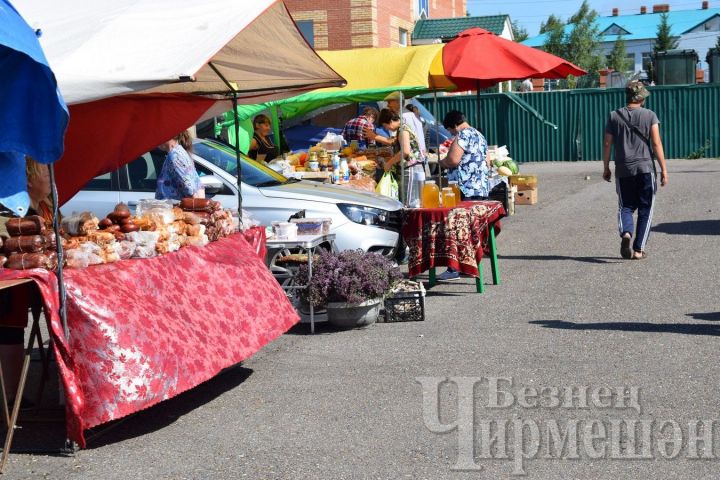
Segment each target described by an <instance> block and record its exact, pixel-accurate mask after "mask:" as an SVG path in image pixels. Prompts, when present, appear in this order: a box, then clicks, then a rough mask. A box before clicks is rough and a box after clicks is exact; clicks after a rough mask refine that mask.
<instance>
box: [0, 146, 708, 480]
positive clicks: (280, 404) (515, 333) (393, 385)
mask: <svg viewBox="0 0 720 480" xmlns="http://www.w3.org/2000/svg"><path fill="white" fill-rule="evenodd" d="M522 168H523V172H526V173H537V174H538V175H539V178H540V190H539V194H540V195H539V197H540V203H539V204H538V205H536V206H519V207H518V211H517V214H516V215H515V216H513V217H511V218H509V219H507V220H506V221H505V222H504V229H503V232H502V234H501V235H500V236H499V238H498V246H499V250H500V252H501V259H500V265H501V273H502V285H499V286H492V285H488V287H487V290H486V293H485V294H484V295H477V294H475V293H473V292H474V285H473V282H472V281H471V280H469V279H466V280H463V281H461V282H458V283H453V284H447V285H441V286H438V287H435V288H433V289H432V290H431V291H430V293H429V296H428V299H427V320H426V321H425V322H422V323H419V322H418V323H405V324H378V325H373V326H371V327H370V328H367V329H364V330H356V331H346V332H335V331H330V330H327V329H321V331H320V334H317V335H315V336H309V335H307V334H306V329H305V328H300V329H297V330H296V331H293V332H291V333H289V334H287V335H285V336H283V337H282V338H280V339H278V340H277V341H276V342H274V343H273V344H271V345H270V346H268V347H267V348H265V349H264V350H263V351H261V352H260V353H258V354H257V355H256V356H255V357H253V358H252V359H250V360H249V361H247V362H246V363H245V364H244V365H243V366H242V367H238V368H235V369H232V370H230V371H228V372H226V373H224V374H223V375H221V376H220V377H218V378H216V379H214V380H212V381H210V382H208V383H206V384H204V385H202V386H200V387H198V388H197V389H195V390H193V391H191V392H188V393H187V394H184V395H182V396H180V397H178V398H176V399H173V400H171V401H168V402H166V403H164V404H162V405H160V406H157V407H155V408H152V409H150V410H148V411H146V412H143V413H141V414H138V415H136V416H134V417H132V418H130V419H129V420H127V421H125V422H123V423H121V424H119V425H117V426H116V427H115V428H114V429H112V430H110V431H108V432H107V433H105V434H104V435H101V436H99V437H97V438H96V439H95V440H94V441H93V442H92V443H91V445H90V448H89V449H87V450H84V451H80V452H78V453H77V454H76V455H75V456H74V457H72V458H64V457H46V456H30V455H25V454H15V455H13V456H12V457H11V463H10V465H9V467H8V471H7V474H6V475H4V477H6V478H57V479H61V478H62V479H66V478H73V479H74V478H77V479H99V478H102V479H122V480H126V479H128V478H134V479H135V478H137V479H166V478H173V479H176V478H177V479H180V478H183V479H184V478H192V479H200V478H217V479H221V478H222V479H224V478H253V479H255V478H303V479H304V478H318V479H342V478H377V479H386V478H427V479H439V478H490V479H497V478H508V477H510V476H512V473H513V471H514V470H516V469H517V465H516V463H515V461H514V460H513V458H514V456H515V454H516V453H519V450H520V448H521V447H523V446H524V448H525V450H524V451H526V452H529V453H530V455H531V456H534V457H536V458H535V459H530V460H527V461H526V462H525V463H524V464H523V468H524V470H525V471H526V472H527V477H528V478H538V479H555V478H613V479H617V478H651V477H652V478H658V479H659V478H717V477H718V461H717V460H715V459H692V458H689V457H692V456H693V455H694V452H693V451H692V448H693V447H694V446H695V445H696V444H697V443H698V442H695V441H689V442H688V437H689V436H690V432H689V427H688V422H691V423H694V421H695V420H696V419H698V420H699V419H713V420H714V419H718V413H717V412H718V410H717V406H718V404H720V389H719V388H718V378H720V365H719V363H718V353H717V352H718V344H717V343H716V342H718V341H719V339H718V338H717V337H718V335H719V334H720V325H718V322H720V295H719V294H720V288H719V287H718V281H717V278H718V276H717V270H718V265H720V258H718V252H719V249H718V247H719V246H720V220H718V219H719V218H720V201H718V198H717V183H718V178H720V162H719V161H713V160H697V161H671V162H670V172H671V176H670V185H669V186H668V187H666V188H665V189H663V190H662V191H661V192H660V195H659V197H658V201H657V209H656V214H655V222H654V224H655V227H654V232H653V235H652V237H651V239H650V244H649V246H648V251H649V253H650V257H649V258H648V259H647V260H644V261H623V260H621V259H620V258H619V241H618V238H617V235H616V233H615V230H614V229H615V205H616V200H615V193H614V187H613V185H610V184H607V183H605V182H603V181H602V179H601V176H600V173H601V166H600V164H599V162H587V163H575V164H568V163H563V164H526V165H523V167H522ZM587 175H589V176H590V179H589V180H586V176H587ZM488 267H489V264H486V269H488V271H489V268H488ZM487 276H488V277H489V275H487ZM445 376H448V377H467V378H469V379H470V380H467V381H466V383H467V382H472V379H473V378H480V377H483V378H487V377H511V378H512V381H513V386H512V387H507V386H505V385H501V388H502V389H506V390H509V391H510V392H512V393H513V394H514V395H515V396H516V397H517V396H518V393H520V392H521V390H522V389H523V388H525V387H530V388H535V389H537V390H539V391H541V393H543V397H542V398H541V400H540V403H541V404H542V406H539V407H535V408H524V407H522V406H521V405H518V404H517V402H516V404H515V405H513V406H511V407H508V408H489V406H488V404H489V399H492V398H494V396H493V395H491V394H489V391H490V387H489V386H488V381H487V380H483V381H481V382H479V383H478V385H477V388H476V389H475V391H474V394H473V393H468V389H467V388H466V386H453V385H445V386H443V387H442V388H441V390H440V397H441V399H440V409H441V411H442V413H441V420H442V421H443V422H446V423H449V422H452V421H453V420H455V419H458V420H457V421H458V423H459V432H460V433H458V431H452V432H450V433H447V434H439V433H432V432H431V431H430V430H429V429H428V427H427V426H426V423H428V424H429V425H431V426H432V421H433V420H434V419H435V417H434V416H433V412H432V409H431V408H427V409H426V418H424V416H423V395H422V389H421V386H420V384H419V383H418V382H417V381H416V378H417V377H445ZM463 385H465V384H463ZM470 385H472V384H471V383H470ZM431 386H432V385H431ZM585 386H586V387H588V388H589V390H588V391H589V392H595V393H599V394H601V395H604V394H605V393H607V392H605V391H604V390H599V391H598V390H597V389H598V388H600V387H609V388H613V389H615V388H616V387H625V388H631V387H632V388H637V389H639V392H640V394H639V403H640V405H641V409H640V411H639V412H638V411H636V410H635V409H632V408H620V407H621V405H619V404H618V401H617V398H616V397H608V398H605V397H604V396H602V397H601V398H597V399H595V401H593V398H592V397H591V398H589V404H590V408H564V407H562V406H557V407H552V401H553V395H552V390H548V389H549V388H550V387H557V388H558V389H559V395H558V398H559V399H560V400H561V401H573V399H572V397H571V396H569V395H566V394H565V393H564V392H565V389H569V390H571V391H575V392H579V391H582V388H583V387H585ZM429 390H433V388H429ZM613 391H615V390H613ZM579 397H580V399H577V398H576V399H575V400H574V405H575V406H576V407H578V406H580V405H579V403H578V402H580V401H582V399H583V397H584V396H583V395H579ZM426 398H427V400H428V402H427V406H428V407H430V406H432V402H431V401H430V400H432V399H433V398H436V397H433V396H432V395H427V396H426ZM473 400H474V402H473ZM500 400H502V398H501V399H500ZM528 401H529V402H530V403H533V402H532V400H531V399H529V400H528ZM458 402H460V405H461V407H460V409H459V410H460V412H461V413H460V414H458ZM606 402H610V404H612V407H611V408H599V407H598V406H597V405H596V403H599V404H602V405H604V404H606ZM473 404H474V408H473ZM462 405H470V408H469V409H465V410H463V408H462ZM473 411H474V417H473V415H472V414H473ZM435 414H437V411H435ZM632 420H642V421H645V423H646V424H647V425H648V426H650V427H653V428H651V430H650V434H651V435H650V436H649V437H647V438H645V439H644V440H643V438H642V434H641V433H639V434H638V435H631V436H628V435H627V432H625V435H624V437H623V431H625V430H622V428H624V427H623V426H622V425H624V426H625V427H626V426H627V425H628V424H630V423H629V422H631V421H632ZM513 421H515V422H525V424H526V427H525V429H524V432H525V436H524V441H523V442H521V444H520V445H519V446H518V447H516V446H515V445H514V443H515V441H514V439H515V438H520V436H519V435H518V434H517V432H518V430H519V428H517V429H515V428H514V426H513V425H514V424H513ZM620 421H623V422H625V423H623V424H622V425H621V426H620V427H618V428H621V430H620V435H619V436H612V434H611V430H612V425H620V423H618V422H620ZM650 421H654V422H655V424H654V425H650V424H649V422H650ZM663 421H676V422H678V431H677V432H676V437H678V438H682V439H684V440H685V441H684V443H683V444H682V445H681V446H680V450H681V451H680V452H679V453H678V454H677V456H676V458H674V459H670V460H668V459H664V458H662V457H661V456H660V455H659V453H658V447H659V446H662V445H663V444H662V440H665V439H669V438H671V437H672V431H671V430H672V424H669V425H666V428H665V429H664V430H663V431H662V432H659V433H658V432H657V431H656V428H655V427H658V426H661V422H663ZM593 422H594V423H593ZM613 422H614V423H613ZM488 423H492V425H495V426H497V425H505V426H506V430H507V439H506V444H505V448H503V447H502V445H501V444H500V445H498V444H497V443H496V444H495V449H494V450H493V451H492V452H491V454H489V455H487V454H486V455H484V456H485V457H488V456H490V457H495V458H480V457H483V446H484V441H483V440H482V432H483V425H487V424H488ZM473 425H474V426H475V431H476V432H475V433H476V437H475V443H476V452H475V455H476V457H475V458H474V459H473V458H472V457H470V456H469V454H467V453H466V452H467V448H468V445H470V447H471V446H472V444H471V443H470V444H469V443H468V440H467V439H468V438H470V437H468V436H467V435H466V432H470V433H471V434H472V431H473V430H472V429H473ZM518 425H519V423H518ZM553 425H557V426H558V427H559V428H560V431H561V432H562V431H563V430H564V429H566V428H567V427H568V426H570V425H577V426H578V434H577V441H578V454H577V456H579V457H580V458H577V459H572V458H568V457H572V456H574V455H573V454H572V452H568V451H567V449H566V450H565V451H557V448H553V445H552V444H551V443H550V439H551V437H550V434H549V433H548V432H549V431H551V430H552V426H553ZM533 426H537V427H538V430H537V432H533ZM602 427H604V428H605V429H606V432H605V433H604V435H603V432H602V431H601V430H600V429H601V428H602ZM586 428H589V430H588V429H586ZM638 428H639V429H640V427H638ZM533 433H537V435H536V436H535V441H533ZM592 434H596V435H597V436H599V437H601V438H600V440H597V439H596V440H593V438H592ZM718 434H720V429H718V428H717V426H716V428H715V430H714V440H715V445H714V451H713V452H712V455H713V456H714V457H715V458H717V455H720V448H719V444H720V441H718V439H717V436H718ZM621 437H622V438H621ZM628 437H629V438H628ZM570 438H572V435H570ZM609 438H619V439H620V440H619V441H612V440H607V439H609ZM470 442H472V439H470ZM633 443H636V444H637V447H638V451H639V452H640V453H642V451H641V449H642V447H643V446H645V447H649V448H650V454H649V455H650V457H652V458H649V459H636V460H628V459H615V458H611V457H614V456H618V455H620V456H622V455H626V452H627V450H626V449H627V448H628V447H632V446H633ZM603 445H605V446H606V448H607V450H606V452H605V453H604V455H603V452H602V450H600V449H601V448H603ZM535 446H539V452H538V453H537V454H536V455H532V454H533V453H534V447H535ZM555 446H557V444H555ZM613 446H617V448H619V449H620V451H619V453H618V452H615V453H613V451H612V447H613ZM593 447H594V448H597V449H598V450H600V451H599V455H601V456H603V457H604V458H600V459H593V458H590V457H591V456H592V455H593ZM671 447H672V445H669V446H668V449H669V450H670V451H671V452H670V453H673V452H672V448H671ZM505 451H507V454H508V456H509V458H507V459H503V458H497V457H500V456H502V454H503V453H505ZM702 452H703V450H702V448H701V449H700V451H699V452H698V455H700V454H702ZM485 453H487V452H485ZM543 456H544V457H547V458H541V457H543ZM458 462H460V463H464V466H465V467H469V468H482V470H480V471H470V472H466V471H458V470H454V467H455V466H456V465H457V464H458ZM516 471H517V470H516Z"/></svg>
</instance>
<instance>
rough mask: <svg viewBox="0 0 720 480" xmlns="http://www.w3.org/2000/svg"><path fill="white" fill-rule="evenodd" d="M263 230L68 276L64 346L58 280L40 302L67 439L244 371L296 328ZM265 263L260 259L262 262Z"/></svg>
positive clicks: (48, 284) (24, 274) (42, 282)
mask: <svg viewBox="0 0 720 480" xmlns="http://www.w3.org/2000/svg"><path fill="white" fill-rule="evenodd" d="M260 230H262V229H251V230H250V231H248V232H245V233H244V234H243V233H237V234H234V235H231V236H229V237H226V238H221V239H220V240H218V241H217V242H212V243H210V244H208V245H207V246H205V247H186V248H182V249H180V250H178V251H177V252H173V253H169V254H166V255H162V256H159V257H155V258H149V259H131V260H123V261H120V262H116V263H112V264H105V265H96V266H92V267H89V268H86V269H81V270H72V269H66V270H65V272H64V278H65V282H64V283H65V288H66V290H67V304H66V305H67V320H68V330H69V337H68V338H66V337H65V334H64V331H63V326H62V325H61V323H60V319H59V315H58V293H57V280H56V277H55V274H54V273H53V272H48V271H47V270H42V269H33V270H24V271H17V270H7V269H5V270H0V279H13V278H32V279H33V280H34V281H35V282H36V284H37V285H38V287H39V288H40V291H41V293H42V297H43V303H44V306H45V309H46V312H47V317H48V330H49V331H50V334H51V336H52V337H53V347H54V349H55V354H56V358H57V361H58V366H59V370H60V374H61V377H62V382H63V386H64V391H65V395H66V405H67V422H68V425H67V428H68V437H69V438H70V439H71V440H74V441H76V442H78V443H79V444H80V445H81V446H84V445H85V440H84V437H83V431H84V430H85V429H87V428H92V427H94V426H97V425H100V424H103V423H105V422H109V421H111V420H115V419H118V418H121V417H123V416H126V415H128V414H131V413H134V412H137V411H139V410H142V409H145V408H148V407H150V406H152V405H154V404H156V403H158V402H160V401H162V400H166V399H168V398H171V397H173V396H175V395H178V394H180V393H182V392H184V391H186V390H188V389H190V388H193V387H195V386H196V385H199V384H200V383H202V382H204V381H206V380H208V379H210V378H212V377H213V376H215V375H217V374H218V373H219V372H220V371H221V370H222V369H224V368H226V367H229V366H232V365H235V364H237V363H238V362H241V361H243V360H245V359H247V358H248V357H250V356H251V355H253V354H254V353H256V352H257V351H258V350H260V349H261V348H262V347H263V346H264V345H266V344H268V343H269V342H271V341H273V340H274V339H275V338H277V337H278V336H280V335H282V334H283V333H284V332H286V331H287V330H288V329H289V328H290V327H291V326H293V325H294V324H296V323H297V322H298V321H299V317H298V315H297V313H296V312H295V309H294V308H293V306H292V305H291V304H290V302H289V301H288V299H287V297H286V295H285V293H284V292H283V290H282V288H280V285H279V284H278V283H277V281H275V279H274V278H273V276H272V274H271V273H270V272H269V270H268V269H267V268H266V267H265V264H264V259H263V258H262V257H264V252H265V237H264V231H263V232H261V231H260ZM260 254H262V257H261V256H260Z"/></svg>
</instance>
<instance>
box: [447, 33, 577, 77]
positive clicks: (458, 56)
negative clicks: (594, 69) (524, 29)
mask: <svg viewBox="0 0 720 480" xmlns="http://www.w3.org/2000/svg"><path fill="white" fill-rule="evenodd" d="M443 70H444V71H445V75H446V76H448V77H450V80H452V82H453V83H454V84H455V85H457V86H458V90H475V89H477V88H478V87H479V88H487V87H490V86H492V85H495V84H496V83H499V82H503V81H506V80H519V79H523V78H565V77H567V76H568V75H576V76H579V75H585V74H586V73H587V72H586V71H585V70H583V69H582V68H579V67H577V66H575V65H573V64H572V63H570V62H568V61H567V60H563V59H562V58H560V57H556V56H555V55H551V54H549V53H545V52H543V51H542V50H537V49H535V48H531V47H527V46H525V45H522V44H519V43H515V42H512V41H510V40H506V39H504V38H502V37H498V36H497V35H495V34H494V33H491V32H488V31H487V30H483V29H482V28H470V29H468V30H465V31H464V32H461V33H460V34H459V35H458V36H457V38H456V39H454V40H452V41H451V42H450V43H448V44H447V45H445V46H444V47H443Z"/></svg>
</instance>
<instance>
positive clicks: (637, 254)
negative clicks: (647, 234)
mask: <svg viewBox="0 0 720 480" xmlns="http://www.w3.org/2000/svg"><path fill="white" fill-rule="evenodd" d="M645 258H647V252H633V255H632V259H633V260H643V259H645Z"/></svg>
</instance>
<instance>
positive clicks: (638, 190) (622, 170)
mask: <svg viewBox="0 0 720 480" xmlns="http://www.w3.org/2000/svg"><path fill="white" fill-rule="evenodd" d="M625 95H626V98H627V105H626V106H625V107H623V108H619V109H618V110H615V111H613V112H611V113H610V116H609V117H608V121H607V124H606V125H605V139H604V143H603V178H604V179H605V180H607V181H608V182H609V181H610V180H611V179H612V172H611V171H610V149H611V148H612V147H613V144H614V146H615V184H616V190H617V193H618V231H619V233H620V255H621V256H622V257H623V258H627V259H635V260H639V259H642V258H645V256H646V253H645V244H646V243H647V240H648V236H649V235H650V225H651V224H652V212H653V206H654V205H655V193H656V192H657V181H656V179H655V175H656V171H655V163H654V162H653V152H654V153H655V156H656V157H657V161H658V164H659V165H660V185H662V186H663V187H664V186H665V185H666V184H667V183H668V172H667V166H666V165H665V151H664V150H663V144H662V140H661V139H660V127H659V124H660V121H659V120H658V117H657V115H656V114H655V112H653V111H652V110H648V109H647V108H644V107H643V105H644V104H645V99H646V98H647V97H648V96H649V95H650V92H649V91H648V90H647V89H646V88H645V86H644V85H643V84H642V82H639V81H633V82H630V83H629V84H628V85H627V87H626V89H625ZM635 210H637V226H636V227H635V241H634V242H633V244H632V248H631V246H630V242H631V240H632V234H633V214H634V213H635Z"/></svg>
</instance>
